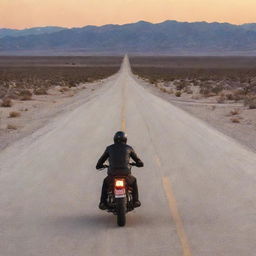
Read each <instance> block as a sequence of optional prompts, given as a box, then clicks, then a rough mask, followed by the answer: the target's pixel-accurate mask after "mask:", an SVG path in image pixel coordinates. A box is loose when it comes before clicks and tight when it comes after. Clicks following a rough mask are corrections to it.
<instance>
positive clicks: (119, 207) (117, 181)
mask: <svg viewBox="0 0 256 256" xmlns="http://www.w3.org/2000/svg"><path fill="white" fill-rule="evenodd" d="M130 165H131V166H136V163H130ZM105 168H108V166H107V165H104V168H102V169H105ZM107 205H108V208H107V211H108V212H112V213H113V214H114V215H116V216H117V225H118V226H120V227H123V226H125V224H126V213H128V212H130V211H132V210H134V206H133V196H132V188H131V187H130V186H128V184H127V182H126V177H123V176H115V177H114V178H113V181H112V182H111V184H110V186H109V190H108V199H107Z"/></svg>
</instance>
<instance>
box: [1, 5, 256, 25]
mask: <svg viewBox="0 0 256 256" xmlns="http://www.w3.org/2000/svg"><path fill="white" fill-rule="evenodd" d="M139 20H145V21H149V22H153V23H157V22H162V21H164V20H178V21H208V22H213V21H218V22H229V23H234V24H241V23H251V22H252V23H253V22H256V0H0V28H18V29H21V28H28V27H36V26H48V25H55V26H64V27H82V26H86V25H103V24H110V23H111V24H125V23H130V22H136V21H139Z"/></svg>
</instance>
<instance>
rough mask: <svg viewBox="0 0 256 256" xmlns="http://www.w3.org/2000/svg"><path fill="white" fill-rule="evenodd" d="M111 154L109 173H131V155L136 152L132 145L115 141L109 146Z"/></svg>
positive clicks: (108, 149) (108, 150)
mask: <svg viewBox="0 0 256 256" xmlns="http://www.w3.org/2000/svg"><path fill="white" fill-rule="evenodd" d="M107 152H108V154H109V170H108V174H109V175H129V174H130V173H131V168H130V165H129V160H130V157H131V156H132V155H133V154H134V150H133V148H132V147H131V146H129V145H127V144H124V143H115V144H112V145H110V146H108V147H107Z"/></svg>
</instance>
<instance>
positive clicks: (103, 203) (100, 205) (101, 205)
mask: <svg viewBox="0 0 256 256" xmlns="http://www.w3.org/2000/svg"><path fill="white" fill-rule="evenodd" d="M99 208H100V209H101V210H106V209H107V208H108V207H107V204H106V203H105V202H100V203H99Z"/></svg>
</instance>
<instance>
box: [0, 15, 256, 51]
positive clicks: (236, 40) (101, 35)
mask: <svg viewBox="0 0 256 256" xmlns="http://www.w3.org/2000/svg"><path fill="white" fill-rule="evenodd" d="M21 53H26V54H29V53H31V54H37V53H42V54H58V53H61V54H64V55H65V54H67V55H68V54H71V53H72V54H76V53H77V54H94V53H98V54H124V53H130V54H152V55H154V54H166V55H226V54H229V55H233V54H234V55H239V54H240V55H244V54H246V55H256V23H251V24H244V25H232V24H229V23H217V22H214V23H207V22H194V23H188V22H177V21H172V20H170V21H165V22H162V23H158V24H152V23H149V22H145V21H140V22H137V23H132V24H125V25H105V26H100V27H97V26H86V27H82V28H71V29H67V28H62V27H43V28H31V29H25V30H10V29H0V54H21Z"/></svg>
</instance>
